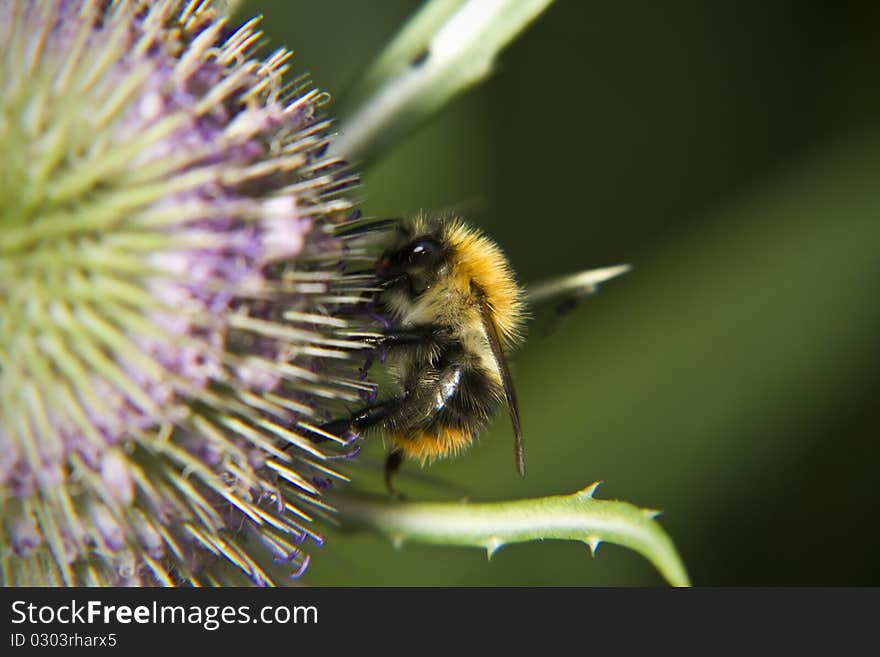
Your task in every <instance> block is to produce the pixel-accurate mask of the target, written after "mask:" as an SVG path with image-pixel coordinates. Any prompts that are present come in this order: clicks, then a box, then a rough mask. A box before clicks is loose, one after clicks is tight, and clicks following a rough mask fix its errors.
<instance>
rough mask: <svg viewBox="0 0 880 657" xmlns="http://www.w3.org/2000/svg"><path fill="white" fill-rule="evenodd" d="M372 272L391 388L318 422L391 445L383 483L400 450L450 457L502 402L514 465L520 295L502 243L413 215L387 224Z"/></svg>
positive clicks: (518, 446)
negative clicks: (512, 358)
mask: <svg viewBox="0 0 880 657" xmlns="http://www.w3.org/2000/svg"><path fill="white" fill-rule="evenodd" d="M391 230H392V235H391V237H390V239H389V243H388V246H387V248H386V249H385V251H384V252H383V253H382V255H381V256H380V257H379V258H378V260H377V263H376V267H375V277H376V279H377V282H378V286H379V288H380V289H381V290H382V292H381V293H380V295H379V299H378V301H379V305H380V310H381V312H382V315H383V316H384V317H386V318H388V320H389V326H388V329H387V330H386V331H385V332H384V333H382V334H381V337H379V338H376V345H377V347H378V348H379V349H382V350H384V351H386V353H387V355H388V359H389V371H390V373H391V376H392V377H393V378H394V380H395V381H396V383H397V384H398V387H399V390H398V393H397V394H396V395H395V396H393V397H391V398H389V399H386V400H382V401H379V402H378V403H375V404H373V405H371V406H369V407H367V408H365V409H363V410H362V411H360V412H358V413H355V414H354V415H352V416H351V417H350V418H347V419H344V420H339V421H336V422H332V423H330V424H329V425H325V427H324V428H325V430H329V431H333V432H334V433H337V435H342V434H348V435H350V436H352V435H360V434H362V433H363V432H365V431H367V430H370V429H379V430H381V432H382V433H384V434H385V435H386V436H387V437H388V439H389V440H390V443H391V451H390V453H389V455H388V458H387V460H386V462H385V483H386V486H387V487H388V489H389V491H390V492H392V493H393V492H394V488H393V486H392V476H393V475H394V473H395V472H396V471H397V470H398V469H399V468H400V465H401V463H402V461H403V460H404V458H409V459H413V460H417V461H421V462H422V463H423V464H425V463H429V462H432V461H434V460H436V459H440V458H446V457H450V456H454V455H456V454H458V453H460V452H461V451H463V450H464V449H465V448H466V447H468V446H469V445H470V444H471V443H472V442H473V441H474V439H475V438H476V437H477V436H478V435H479V434H480V433H481V432H482V431H483V429H484V428H485V427H486V425H487V424H488V422H489V421H490V420H491V419H492V417H493V416H494V414H495V412H496V411H497V409H498V408H499V406H500V405H501V404H502V403H505V404H506V406H507V408H508V410H509V413H510V418H511V420H512V423H513V434H514V441H515V457H516V466H517V469H518V471H519V474H520V476H523V477H524V476H525V459H524V453H523V437H522V428H521V425H520V418H519V410H518V408H517V402H516V394H515V391H514V387H513V382H512V380H511V375H510V369H509V368H508V364H507V360H506V355H505V354H506V353H507V352H508V351H509V350H511V349H512V348H514V347H515V346H516V345H517V344H519V343H520V342H521V340H522V334H523V324H524V321H525V315H526V313H525V300H524V299H525V295H524V293H523V290H522V289H521V288H520V286H519V285H517V283H516V280H515V277H514V273H513V270H512V269H511V267H510V265H509V264H508V261H507V259H506V257H505V256H504V254H503V253H502V251H501V249H500V248H498V246H497V245H496V244H495V243H494V242H492V241H491V240H490V239H489V238H488V237H486V236H485V235H483V234H482V233H480V232H479V231H477V230H476V229H474V228H472V227H469V226H467V225H466V224H465V223H464V222H462V221H461V220H459V219H456V218H442V217H436V216H426V215H418V216H416V217H414V218H411V219H405V220H400V221H397V222H395V223H394V224H393V228H392V229H391Z"/></svg>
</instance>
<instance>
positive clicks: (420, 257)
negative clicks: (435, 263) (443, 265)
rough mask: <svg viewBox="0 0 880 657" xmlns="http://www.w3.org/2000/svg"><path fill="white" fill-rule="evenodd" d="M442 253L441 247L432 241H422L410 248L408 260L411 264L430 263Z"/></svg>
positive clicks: (416, 242) (414, 243)
mask: <svg viewBox="0 0 880 657" xmlns="http://www.w3.org/2000/svg"><path fill="white" fill-rule="evenodd" d="M439 252H440V245H439V244H437V242H436V241H434V240H432V239H422V240H417V241H415V242H413V244H412V246H410V249H409V254H408V256H407V259H408V260H409V261H410V262H411V263H423V262H430V261H431V260H433V259H434V257H435V256H436V255H437V254H438V253H439Z"/></svg>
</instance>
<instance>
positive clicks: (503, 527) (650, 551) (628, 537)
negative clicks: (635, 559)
mask: <svg viewBox="0 0 880 657" xmlns="http://www.w3.org/2000/svg"><path fill="white" fill-rule="evenodd" d="M598 485H599V484H598V482H597V483H594V484H591V485H590V486H587V487H586V488H584V489H583V490H580V491H577V492H576V493H572V494H570V495H553V496H550V497H539V498H532V499H525V500H515V501H511V502H489V503H481V504H471V503H468V502H406V501H395V500H390V499H387V498H377V497H365V496H354V495H344V496H343V495H339V496H335V497H333V498H332V499H331V503H332V504H333V505H334V506H335V507H336V509H337V510H338V512H339V519H340V520H341V521H342V523H343V525H348V526H354V527H363V528H368V529H372V530H375V531H378V532H380V533H381V534H384V535H385V536H387V537H388V538H390V539H391V541H392V542H394V544H395V545H402V544H403V543H405V542H407V541H417V542H420V543H431V544H435V545H460V546H472V547H481V548H483V549H485V550H486V552H487V554H488V556H489V557H491V556H492V555H493V554H494V553H495V552H496V551H497V550H498V549H499V548H501V547H503V546H504V545H507V544H510V543H523V542H525V541H536V540H546V539H562V540H573V541H582V542H584V543H586V544H587V545H588V546H589V548H590V551H591V552H592V553H593V554H594V555H595V552H596V548H597V547H598V546H599V544H600V543H602V542H608V543H614V544H616V545H621V546H623V547H627V548H630V549H631V550H635V551H636V552H638V553H639V554H641V555H642V556H643V557H645V558H646V559H648V561H650V562H651V563H652V564H653V565H654V567H655V568H656V569H657V570H658V571H659V572H660V574H661V575H662V576H663V577H664V578H665V579H666V581H667V582H669V584H671V585H672V586H689V585H690V581H689V579H688V575H687V571H686V570H685V567H684V564H683V563H682V561H681V558H680V557H679V556H678V553H677V552H676V550H675V546H674V544H673V543H672V540H671V539H670V538H669V536H668V535H667V534H666V532H665V531H664V530H663V528H662V527H661V526H660V524H659V523H658V522H657V521H656V520H655V518H656V516H657V515H658V512H657V511H654V510H652V509H641V508H639V507H637V506H634V505H633V504H630V503H628V502H620V501H615V500H597V499H595V498H594V497H593V494H594V493H595V491H596V488H597V487H598Z"/></svg>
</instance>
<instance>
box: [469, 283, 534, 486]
mask: <svg viewBox="0 0 880 657" xmlns="http://www.w3.org/2000/svg"><path fill="white" fill-rule="evenodd" d="M472 287H473V288H474V291H475V292H476V297H477V299H479V306H480V319H481V320H482V321H483V332H484V333H485V334H486V340H487V341H488V342H489V348H490V349H491V350H492V357H493V358H494V359H495V364H496V365H497V366H498V373H499V374H500V375H501V385H502V386H503V387H504V398H505V399H506V401H507V410H508V411H509V412H510V421H511V422H512V423H513V438H514V441H515V446H514V450H515V452H516V468H517V470H519V476H520V477H525V476H526V459H525V452H524V450H523V435H522V425H521V424H520V421H519V406H517V403H516V390H514V388H513V379H512V378H511V376H510V368H509V367H508V366H507V358H505V356H504V348H503V347H502V346H501V338H500V337H499V336H498V330H497V329H496V328H495V322H493V321H492V309H491V308H489V304H488V303H487V302H486V295H485V294H484V293H483V291H482V290H481V289H480V288H478V287H477V286H476V285H472Z"/></svg>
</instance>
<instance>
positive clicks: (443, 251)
mask: <svg viewBox="0 0 880 657" xmlns="http://www.w3.org/2000/svg"><path fill="white" fill-rule="evenodd" d="M448 257H449V250H448V248H447V247H446V246H445V245H444V244H443V242H442V241H441V240H440V238H439V236H438V235H434V234H426V233H421V234H416V235H413V234H409V233H408V232H404V231H401V233H400V235H399V239H398V240H397V241H396V243H395V244H394V245H392V246H391V247H390V248H388V249H387V250H386V251H385V252H384V253H383V254H382V257H381V258H379V261H378V263H377V265H376V275H377V276H378V277H379V279H380V280H381V281H382V282H383V283H384V284H385V285H386V287H395V286H397V285H400V284H407V285H408V289H409V290H410V291H411V292H412V293H413V294H416V295H418V294H421V293H422V292H424V291H425V290H427V289H428V288H430V287H431V286H432V285H433V284H434V283H435V282H436V281H437V279H439V278H440V277H441V276H442V275H443V274H444V272H445V270H446V267H447V261H448Z"/></svg>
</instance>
